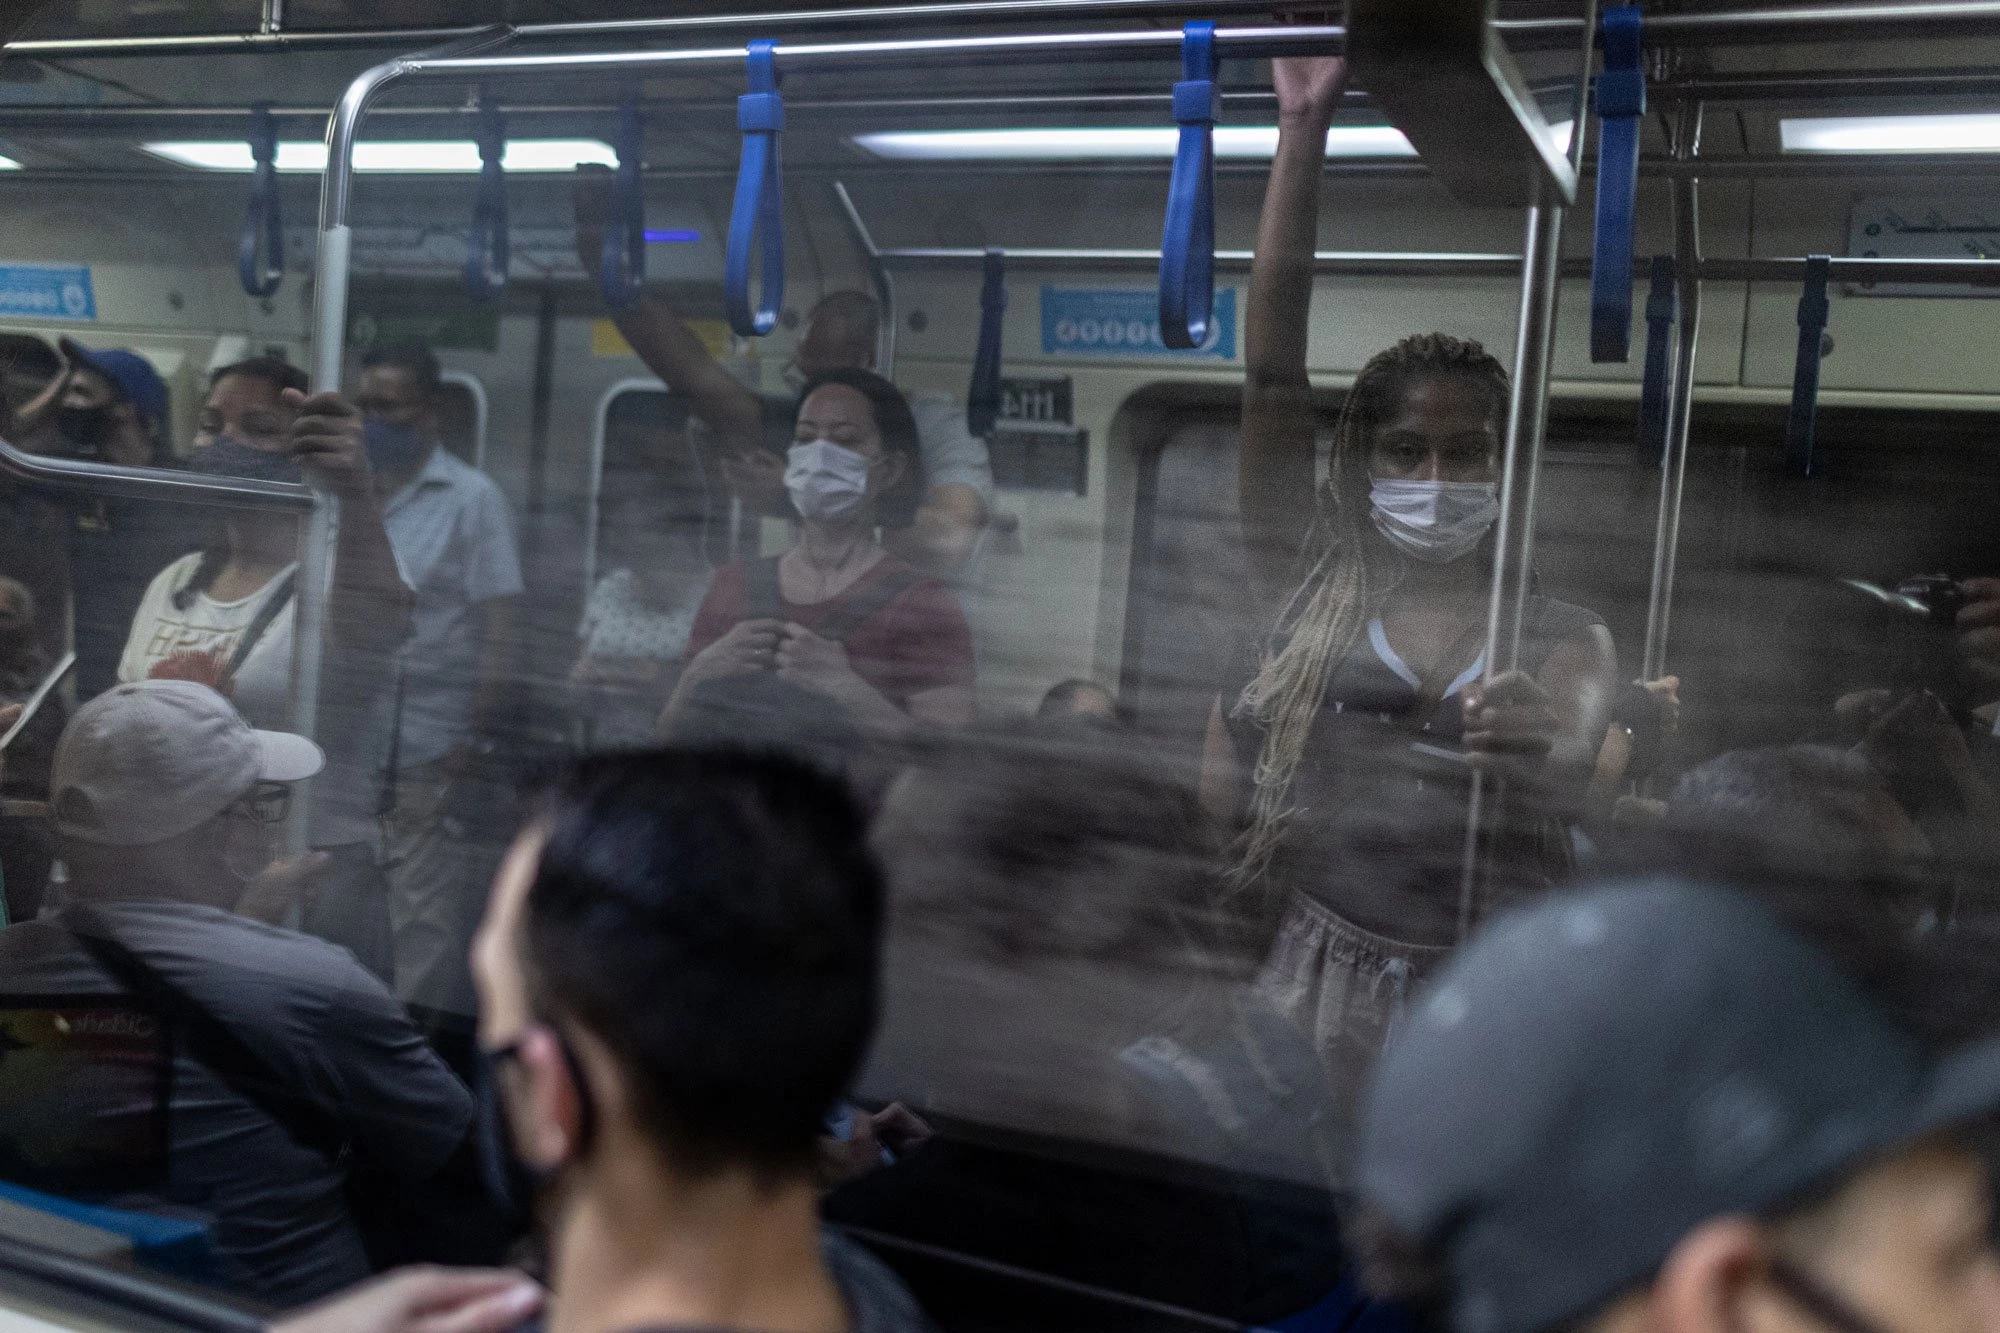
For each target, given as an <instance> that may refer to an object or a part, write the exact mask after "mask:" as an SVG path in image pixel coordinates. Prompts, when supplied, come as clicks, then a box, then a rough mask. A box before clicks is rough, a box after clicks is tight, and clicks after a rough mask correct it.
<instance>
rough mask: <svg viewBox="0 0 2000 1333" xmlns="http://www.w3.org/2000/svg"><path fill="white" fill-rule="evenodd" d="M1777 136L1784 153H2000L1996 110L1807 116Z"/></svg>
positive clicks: (1999, 121)
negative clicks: (1979, 112)
mask: <svg viewBox="0 0 2000 1333" xmlns="http://www.w3.org/2000/svg"><path fill="white" fill-rule="evenodd" d="M1778 137H1779V142H1780V143H1781V144H1782V145H1783V147H1784V150H1785V151H1786V152H1788V153H2000V115H1990V114H1977V115H1959V116H1820V117H1807V118H1798V119H1789V120H1784V121H1780V122H1779V124H1778Z"/></svg>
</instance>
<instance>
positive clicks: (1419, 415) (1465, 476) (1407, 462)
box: [1368, 375, 1500, 482]
mask: <svg viewBox="0 0 2000 1333" xmlns="http://www.w3.org/2000/svg"><path fill="white" fill-rule="evenodd" d="M1494 417H1495V413H1494V403H1493V395H1492V393H1491V391H1490V390H1489V389H1488V388H1487V387H1486V386H1485V385H1484V384H1482V383H1481V382H1480V381H1478V380H1476V379H1474V378H1473V377H1472V376H1470V375H1425V376H1420V377H1419V378H1417V379H1415V380H1413V381H1411V383H1410V385H1409V387H1408V388H1407V389H1406V390H1405V391H1404V393H1403V401H1402V402H1401V403H1400V404H1399V405H1398V406H1397V408H1396V410H1395V412H1393V413H1392V414H1391V415H1390V416H1389V418H1388V419H1387V420H1385V421H1383V422H1382V423H1381V424H1380V425H1379V426H1377V427H1376V429H1375V435H1374V438H1373V439H1372V440H1371V441H1370V443H1369V450H1368V474H1369V476H1370V477H1372V478H1374V479H1375V480H1378V481H1484V482H1490V481H1493V480H1494V479H1495V478H1496V477H1497V476H1498V472H1497V471H1496V465H1497V461H1498V458H1499V452H1500V434H1499V430H1498V426H1497V423H1496V422H1495V420H1494Z"/></svg>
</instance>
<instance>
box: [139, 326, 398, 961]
mask: <svg viewBox="0 0 2000 1333" xmlns="http://www.w3.org/2000/svg"><path fill="white" fill-rule="evenodd" d="M305 387H306V377H305V374H304V372H302V371H301V370H299V369H298V368H297V367H296V366H292V365H289V364H287V363H286V362H283V361H280V360H278V359H276V358H275V357H256V358H253V359H251V360H249V361H242V362H238V363H237V364H235V365H231V366H225V367H223V368H222V369H221V370H218V371H216V372H215V374H214V376H213V377H211V379H210V381H209V391H208V399H207V401H206V402H204V403H203V405H202V411H201V423H200V426H199V428H198V429H197V431H196V433H195V438H194V446H195V447H194V449H193V451H192V452H191V453H190V454H189V456H188V460H187V463H188V467H189V469H190V470H191V471H194V472H202V473H207V474H209V475H212V476H232V477H246V478H250V479H253V480H260V481H289V482H301V481H304V480H305V478H306V469H308V468H310V469H311V470H312V472H313V474H314V475H315V476H316V478H317V479H318V480H320V481H321V482H323V483H324V484H325V485H326V486H327V488H328V489H329V490H331V491H332V492H333V494H334V495H335V496H336V497H338V499H339V501H340V537H339V545H338V548H337V549H336V551H335V554H334V578H333V590H332V596H331V598H330V600H329V603H328V608H327V633H328V640H329V641H328V644H327V651H326V655H325V658H324V661H323V671H322V681H321V692H320V693H321V699H322V704H321V716H320V722H319V727H318V735H319V737H320V739H321V741H322V742H323V743H324V745H325V748H326V750H327V767H326V769H325V770H324V771H323V772H322V774H321V775H320V776H319V777H318V778H316V779H314V781H313V795H312V828H311V833H310V840H311V842H312V844H313V845H314V846H315V847H319V848H322V849H326V850H327V851H328V852H329V853H330V854H331V860H332V862H333V865H332V867H331V868H330V869H331V871H332V872H333V873H332V876H331V877H332V878H334V879H336V880H341V881H344V880H346V879H347V878H348V877H349V876H348V875H347V874H346V873H343V871H342V867H343V866H344V865H351V866H353V867H355V868H356V869H359V868H363V867H365V868H372V867H373V866H374V864H375V861H376V849H377V848H378V846H379V841H380V831H379V827H378V820H377V808H378V801H379V795H380V770H381V768H382V765H383V763H384V761H385V760H386V753H384V752H385V751H386V738H387V717H388V714H387V710H386V708H385V707H384V706H383V703H382V699H383V696H386V695H387V694H388V693H389V692H390V690H389V683H390V679H391V674H392V667H391V662H392V659H393V655H394V653H395V650H396V648H397V646H398V645H399V644H401V642H402V640H403V636H404V634H405V632H406V631H407V628H408V624H409V614H410V606H411V604H412V602H413V601H414V594H413V593H412V592H411V591H410V589H409V586H408V585H407V584H406V583H405V582H404V580H403V576H402V574H401V573H400V571H399V568H398V566H397V563H396V556H395V553H394V551H393V550H392V549H391V548H390V545H389V537H388V533H387V532H386V531H385V530H384V528H383V526H382V504H381V500H380V499H379V498H378V497H377V496H376V494H375V489H374V482H373V475H372V472H371V470H370V468H369V464H368V454H367V451H366V450H365V449H364V448H363V445H362V429H361V420H362V419H361V413H360V411H359V410H358V409H356V408H355V407H353V406H352V405H350V404H349V403H347V402H345V401H344V400H342V399H341V397H340V396H339V395H338V394H333V393H322V394H317V395H314V396H312V397H310V398H309V397H307V396H306V393H305ZM222 529H223V540H222V541H221V542H219V543H217V544H215V545H213V546H211V547H209V548H208V549H206V550H202V551H197V552H194V553H192V554H190V555H186V556H183V557H182V558H181V559H179V560H176V561H175V562H174V563H173V564H171V565H168V566H167V567H166V568H165V569H163V570H161V571H160V573H159V574H158V575H157V576H156V577H155V578H154V579H153V582H152V584H151V586H150V587H148V588H147V590H146V595H145V598H144V600H142V601H141V603H140V605H139V611H138V613H137V615H135V616H134V617H133V621H132V632H131V635H130V637H129V638H127V640H126V643H125V654H124V657H123V658H122V660H121V661H120V663H119V667H118V678H119V680H121V681H134V680H144V679H147V678H149V677H154V678H157V677H162V676H165V677H171V678H179V679H191V680H198V681H201V682H203V683H205V684H210V685H214V686H216V687H217V688H218V689H221V690H222V691H223V692H224V693H225V694H228V695H229V696H230V698H231V699H232V700H233V702H234V703H235V704H236V707H237V711H239V712H240V713H242V714H243V716H244V717H245V718H246V719H247V720H248V721H249V722H250V724H251V725H252V726H257V727H267V728H271V727H275V728H278V729H289V727H290V725H291V662H292V626H293V621H294V619H295V618H296V614H297V606H298V597H297V591H296V586H295V585H296V582H297V571H298V542H299V521H298V519H297V518H295V517H294V516H292V515H289V514H283V513H274V512H269V511H259V510H251V509H234V510H230V511H228V512H227V513H226V515H225V516H224V518H223V522H222ZM333 887H334V886H333V885H331V884H329V885H326V886H323V889H322V896H325V895H326V893H327V891H328V890H329V889H332V888H333ZM327 906H328V908H329V909H335V910H337V909H338V908H339V907H341V906H343V905H342V904H338V903H328V904H327ZM328 933H331V932H328ZM341 942H342V943H350V941H348V940H342V941H341ZM354 943H359V941H355V942H354ZM372 951H373V949H372V946H370V948H369V949H368V950H367V952H372ZM367 952H364V951H363V950H362V949H359V948H357V953H362V955H363V957H364V961H368V959H367Z"/></svg>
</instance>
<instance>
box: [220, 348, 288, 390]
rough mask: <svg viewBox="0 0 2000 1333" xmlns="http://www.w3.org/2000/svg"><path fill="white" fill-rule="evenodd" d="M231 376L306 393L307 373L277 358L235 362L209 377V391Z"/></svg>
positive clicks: (280, 388)
mask: <svg viewBox="0 0 2000 1333" xmlns="http://www.w3.org/2000/svg"><path fill="white" fill-rule="evenodd" d="M231 375H242V376H244V377H246V378H248V379H253V380H262V381H263V382H264V383H266V384H268V385H270V386H271V387H272V388H274V389H278V390H284V389H297V390H298V391H299V392H300V393H304V392H305V391H306V384H307V382H308V381H307V380H306V373H305V371H303V370H300V369H299V368H298V367H297V366H295V365H293V364H292V363H291V362H289V361H286V360H284V359H283V358H281V357H275V356H253V357H250V358H249V359H248V360H245V361H237V362H233V363H231V364H230V365H226V366H224V367H223V368H222V369H220V370H218V371H216V372H215V373H214V374H212V375H210V376H209V377H208V387H209V391H210V392H211V393H212V392H214V391H215V386H216V385H218V384H220V383H222V382H223V381H224V380H226V379H228V378H229V377H230V376H231Z"/></svg>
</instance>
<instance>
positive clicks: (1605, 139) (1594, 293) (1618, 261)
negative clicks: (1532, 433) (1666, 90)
mask: <svg viewBox="0 0 2000 1333" xmlns="http://www.w3.org/2000/svg"><path fill="white" fill-rule="evenodd" d="M1602 30H1603V34H1604V69H1603V71H1602V72H1601V73H1599V74H1598V76H1597V115H1598V130H1597V228H1596V233H1595V235H1594V237H1593V239H1592V244H1591V252H1590V359H1591V360H1592V361H1623V360H1625V359H1626V358H1627V357H1628V356H1629V355H1630V354H1631V343H1632V218H1633V213H1634V212H1635V211H1636V209H1637V207H1638V202H1639V125H1640V122H1641V119H1642V118H1643V117H1644V116H1645V114H1646V74H1645V70H1644V69H1643V68H1642V67H1641V61H1642V58H1643V56H1644V53H1645V52H1644V46H1643V45H1642V42H1641V31H1640V19H1639V7H1638V6H1637V5H1617V6H1613V7H1612V8H1610V9H1607V10H1605V11H1604V21H1603V27H1602Z"/></svg>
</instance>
